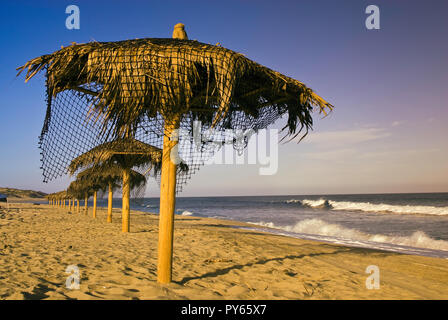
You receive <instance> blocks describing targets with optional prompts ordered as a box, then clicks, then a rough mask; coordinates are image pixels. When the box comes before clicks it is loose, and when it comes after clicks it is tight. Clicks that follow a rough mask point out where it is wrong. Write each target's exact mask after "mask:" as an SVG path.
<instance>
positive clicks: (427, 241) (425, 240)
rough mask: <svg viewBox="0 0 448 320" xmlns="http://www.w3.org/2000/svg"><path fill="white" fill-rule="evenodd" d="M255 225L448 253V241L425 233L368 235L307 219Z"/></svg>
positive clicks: (319, 220)
mask: <svg viewBox="0 0 448 320" xmlns="http://www.w3.org/2000/svg"><path fill="white" fill-rule="evenodd" d="M252 224H255V225H259V226H263V227H268V228H273V229H278V230H284V231H287V232H292V233H296V234H310V235H319V236H326V237H333V238H340V239H346V240H349V241H363V242H376V243H387V244H394V245H399V246H408V247H414V248H426V249H433V250H443V251H448V241H444V240H436V239H432V238H431V237H429V236H428V235H426V234H425V233H424V232H423V231H416V232H414V233H413V234H412V235H410V236H388V235H382V234H368V233H364V232H361V231H359V230H356V229H351V228H346V227H343V226H341V225H338V224H332V223H328V222H325V221H323V220H321V219H305V220H302V221H299V222H298V223H296V224H294V225H288V226H278V225H275V224H274V223H272V222H263V221H261V222H255V223H252Z"/></svg>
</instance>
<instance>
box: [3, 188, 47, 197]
mask: <svg viewBox="0 0 448 320" xmlns="http://www.w3.org/2000/svg"><path fill="white" fill-rule="evenodd" d="M0 193H1V194H4V195H6V196H8V197H11V198H42V197H44V196H46V195H47V194H46V193H44V192H41V191H34V190H21V189H14V188H0Z"/></svg>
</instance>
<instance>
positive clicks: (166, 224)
mask: <svg viewBox="0 0 448 320" xmlns="http://www.w3.org/2000/svg"><path fill="white" fill-rule="evenodd" d="M178 127H179V121H169V122H168V121H166V120H165V134H164V137H163V154H162V179H161V184H160V213H159V246H158V261H157V281H158V282H159V283H162V284H165V283H170V282H171V279H172V276H171V274H172V260H173V234H174V208H175V205H176V198H175V196H176V169H177V165H176V164H175V163H174V162H173V161H171V157H170V153H171V150H172V149H173V148H174V147H175V146H176V144H177V141H173V140H171V139H170V138H171V136H172V134H173V130H174V129H178Z"/></svg>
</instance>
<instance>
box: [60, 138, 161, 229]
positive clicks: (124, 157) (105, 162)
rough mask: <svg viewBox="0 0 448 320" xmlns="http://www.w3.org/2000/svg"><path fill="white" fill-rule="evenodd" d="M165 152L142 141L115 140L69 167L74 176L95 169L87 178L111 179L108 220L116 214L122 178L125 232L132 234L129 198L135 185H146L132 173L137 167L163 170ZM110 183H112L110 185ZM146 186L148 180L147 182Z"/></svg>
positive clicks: (81, 157) (104, 144) (85, 155)
mask: <svg viewBox="0 0 448 320" xmlns="http://www.w3.org/2000/svg"><path fill="white" fill-rule="evenodd" d="M161 160H162V152H161V150H160V149H159V148H156V147H154V146H151V145H148V144H146V143H144V142H141V141H138V140H136V139H134V138H123V139H115V140H113V141H110V142H106V143H103V144H101V145H99V146H96V147H95V148H93V149H91V150H89V151H87V152H85V153H83V154H82V155H80V156H78V157H77V158H75V159H73V160H72V162H71V163H70V165H69V168H68V170H69V172H70V173H71V174H74V173H75V172H76V171H78V170H79V169H81V168H86V167H92V168H93V169H92V170H90V171H88V172H87V174H86V175H95V176H96V177H98V179H99V178H101V179H105V178H106V180H107V179H108V181H107V183H108V186H109V205H108V207H109V210H108V217H110V218H108V220H110V219H111V215H112V193H113V190H112V184H113V183H114V182H116V181H115V180H114V179H116V177H117V175H119V176H121V177H122V186H123V195H122V202H123V209H122V210H123V212H122V231H123V232H129V228H130V206H129V197H130V190H131V189H132V185H133V186H134V187H135V186H137V185H138V184H139V182H142V181H141V180H139V179H140V177H139V175H137V172H135V171H133V170H131V168H132V167H135V166H143V165H148V164H149V165H150V167H151V169H152V170H153V171H156V172H157V171H159V170H160V165H161ZM109 182H110V183H111V184H110V185H109ZM145 183H146V179H145Z"/></svg>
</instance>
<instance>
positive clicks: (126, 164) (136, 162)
mask: <svg viewBox="0 0 448 320" xmlns="http://www.w3.org/2000/svg"><path fill="white" fill-rule="evenodd" d="M161 161H162V152H161V150H160V149H159V148H156V147H153V146H150V145H148V144H146V143H144V142H141V141H138V140H135V139H133V138H125V139H117V140H114V141H111V142H106V143H103V144H101V145H99V146H97V147H95V148H93V149H91V150H89V151H87V152H86V153H83V154H82V155H80V156H78V157H77V158H75V159H74V160H73V161H72V162H71V163H70V166H69V168H68V169H69V172H70V173H71V174H74V173H75V172H76V171H77V170H79V169H80V168H86V167H90V166H101V165H103V164H105V165H106V166H104V167H103V168H100V169H99V170H98V171H100V172H101V171H102V170H109V171H110V170H111V168H114V169H117V170H118V168H121V170H122V169H123V168H132V167H134V166H140V165H144V164H147V163H151V164H153V165H154V168H160V163H161ZM114 164H115V166H113V165H114Z"/></svg>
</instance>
